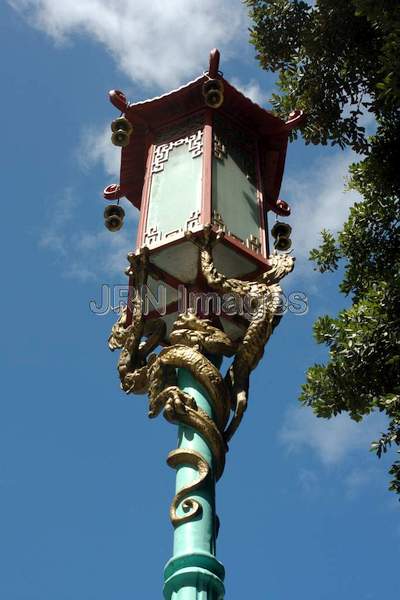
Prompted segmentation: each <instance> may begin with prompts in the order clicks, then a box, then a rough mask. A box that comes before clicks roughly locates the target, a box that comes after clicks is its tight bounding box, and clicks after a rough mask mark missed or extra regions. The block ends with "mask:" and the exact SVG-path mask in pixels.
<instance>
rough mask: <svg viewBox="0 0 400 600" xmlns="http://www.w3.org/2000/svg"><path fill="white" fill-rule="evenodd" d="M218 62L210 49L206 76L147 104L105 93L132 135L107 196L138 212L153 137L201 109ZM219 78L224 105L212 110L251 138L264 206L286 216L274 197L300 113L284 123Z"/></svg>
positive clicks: (217, 53)
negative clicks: (257, 157)
mask: <svg viewBox="0 0 400 600" xmlns="http://www.w3.org/2000/svg"><path fill="white" fill-rule="evenodd" d="M218 63H219V52H218V50H213V51H212V52H211V54H210V68H209V71H208V72H207V73H205V74H203V75H202V76H201V77H198V78H197V79H195V80H193V81H190V82H189V83H187V84H186V85H183V86H181V87H180V88H178V89H176V90H173V91H171V92H169V93H167V94H163V95H162V96H157V97H155V98H151V99H149V100H144V101H141V102H135V103H131V104H129V103H128V102H127V101H126V98H125V96H124V95H123V94H122V92H119V91H116V90H113V91H111V92H110V100H111V102H112V103H113V104H114V106H116V107H117V108H118V109H119V110H120V111H121V112H123V113H125V116H126V118H127V119H128V120H129V121H130V122H131V123H132V125H133V127H134V133H133V135H132V136H131V139H130V143H129V145H128V146H126V147H125V148H122V156H121V174H120V185H119V188H118V186H114V187H112V186H109V188H106V190H105V196H106V197H109V198H112V197H114V198H116V197H121V196H126V197H127V198H128V200H130V201H131V202H132V203H133V204H134V205H135V206H136V207H137V208H139V209H140V203H141V196H142V188H143V182H144V176H145V168H146V158H147V154H148V148H149V145H150V144H151V143H152V134H153V132H156V131H157V130H159V129H160V128H162V127H164V126H166V125H167V124H169V123H172V122H174V121H176V120H177V119H181V118H182V117H184V116H185V115H190V114H192V113H196V112H200V111H203V110H204V108H205V105H204V98H203V95H202V86H203V84H204V82H205V81H207V80H208V79H209V78H210V77H216V76H217V74H218ZM219 79H221V80H222V82H223V85H224V103H223V105H222V106H221V107H220V108H218V109H216V110H217V111H218V112H219V113H220V114H221V115H226V116H228V117H230V118H231V119H233V120H235V121H236V122H238V124H240V125H242V126H243V127H244V128H246V129H248V130H250V131H251V132H252V133H253V134H255V135H256V137H257V138H258V143H259V149H260V156H261V161H262V163H263V164H262V180H263V189H264V196H265V199H266V203H267V206H268V207H269V208H270V209H271V210H274V211H275V212H278V214H288V213H289V208H288V207H287V205H286V206H285V204H286V203H284V202H283V201H279V200H278V194H279V190H280V186H281V181H282V175H283V168H284V163H285V156H286V148H287V142H288V135H289V132H290V130H291V129H292V128H293V127H296V126H297V125H298V124H300V122H301V121H302V113H301V112H300V111H298V112H296V113H295V114H293V115H291V117H292V118H291V119H290V120H289V121H287V122H285V121H283V120H282V119H280V118H278V117H276V116H275V115H273V114H272V113H271V112H270V111H268V110H266V109H264V108H261V107H260V106H259V105H258V104H256V103H255V102H253V101H252V100H250V98H247V97H246V96H245V95H244V94H242V92H240V91H239V90H238V89H236V88H235V87H234V86H233V85H231V84H230V83H229V81H226V79H224V78H223V77H222V76H220V77H219ZM107 190H108V192H107ZM107 194H108V195H107Z"/></svg>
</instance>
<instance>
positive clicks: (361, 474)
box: [344, 467, 378, 498]
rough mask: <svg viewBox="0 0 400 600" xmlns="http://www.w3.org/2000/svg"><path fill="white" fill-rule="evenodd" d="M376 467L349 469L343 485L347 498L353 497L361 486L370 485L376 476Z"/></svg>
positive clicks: (359, 490) (357, 493)
mask: <svg viewBox="0 0 400 600" xmlns="http://www.w3.org/2000/svg"><path fill="white" fill-rule="evenodd" d="M377 473H378V469H376V468H371V467H370V468H363V469H359V468H357V469H351V471H350V472H349V473H348V474H347V475H346V477H345V479H344V486H345V491H346V495H347V497H348V498H355V497H356V496H358V495H359V494H360V492H361V491H362V489H363V488H365V487H366V486H368V485H370V484H371V482H372V481H373V480H374V479H375V478H376V476H377Z"/></svg>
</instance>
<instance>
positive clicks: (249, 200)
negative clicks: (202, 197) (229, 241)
mask: <svg viewBox="0 0 400 600" xmlns="http://www.w3.org/2000/svg"><path fill="white" fill-rule="evenodd" d="M212 207H213V210H215V211H216V212H217V213H219V214H220V215H221V217H222V219H223V222H224V224H225V226H226V229H227V230H228V231H230V232H231V233H233V234H234V235H235V236H237V237H239V238H240V239H242V240H244V241H245V240H246V239H247V238H250V236H251V235H253V236H254V237H257V238H258V237H259V235H260V230H259V228H260V211H259V207H258V202H257V188H256V186H255V185H254V184H253V182H252V181H251V179H250V178H249V177H248V175H247V174H246V173H245V172H244V171H243V168H242V167H241V165H239V164H238V163H237V162H236V161H235V160H234V158H233V157H232V156H231V154H229V151H228V152H227V154H226V156H224V158H216V157H213V165H212Z"/></svg>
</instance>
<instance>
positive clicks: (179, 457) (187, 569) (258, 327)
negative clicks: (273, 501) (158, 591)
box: [109, 230, 293, 600]
mask: <svg viewBox="0 0 400 600" xmlns="http://www.w3.org/2000/svg"><path fill="white" fill-rule="evenodd" d="M128 260H129V262H130V268H129V270H128V274H129V275H130V277H131V278H132V281H133V283H134V287H135V290H136V291H135V294H133V295H132V319H131V322H130V323H127V310H126V309H125V310H124V311H123V312H122V314H121V316H120V318H119V320H118V322H117V323H116V324H115V325H114V327H113V329H112V332H111V336H110V338H109V347H110V349H111V350H116V349H120V350H121V353H120V357H119V360H118V371H119V375H120V379H121V387H122V389H123V390H124V391H125V392H127V393H133V394H143V393H147V394H148V397H149V413H148V414H149V417H150V418H154V417H157V415H159V414H160V413H162V414H163V415H164V417H165V418H166V419H167V421H169V422H170V423H172V424H174V425H178V448H176V449H175V450H172V452H170V453H169V455H168V458H167V462H168V464H169V465H170V466H171V467H172V468H174V469H176V471H177V476H176V493H175V497H174V499H173V500H172V503H171V506H170V520H171V524H172V526H173V528H174V548H173V556H172V558H171V559H170V561H169V562H168V563H167V565H166V567H165V570H164V597H165V600H223V598H224V585H223V580H224V568H223V566H222V564H221V563H220V562H218V561H217V559H216V556H215V544H216V534H217V517H216V513H215V483H216V481H218V480H219V478H220V477H221V476H222V474H223V471H224V467H225V455H226V452H227V450H228V443H229V442H230V441H231V439H232V436H233V435H234V434H235V432H236V431H237V429H238V427H239V426H240V423H241V421H242V418H243V414H244V411H245V410H246V406H247V395H248V386H249V376H250V373H251V371H252V370H253V369H254V368H255V367H256V366H257V364H258V362H259V361H260V359H261V357H262V355H263V352H264V346H265V344H266V343H267V341H268V339H269V337H270V336H271V334H272V332H273V330H274V327H275V326H276V325H277V323H278V322H279V319H280V317H279V316H278V315H277V314H276V306H277V303H276V299H277V298H279V295H280V293H281V289H280V287H279V285H278V282H279V280H280V279H282V277H284V276H285V275H286V274H287V273H288V272H290V271H291V270H292V268H293V258H291V257H289V256H286V255H273V256H272V257H270V263H271V266H270V269H269V271H268V272H266V273H263V274H262V275H261V276H260V277H259V278H258V279H257V280H256V281H241V280H238V279H233V278H228V277H226V276H224V275H223V274H221V273H219V272H218V271H217V269H216V268H215V266H214V262H213V255H212V245H211V243H210V237H209V235H208V231H207V230H206V231H205V234H204V239H203V242H202V245H201V269H202V274H203V276H204V278H205V281H206V282H207V284H208V286H209V288H210V289H211V290H214V291H216V292H217V293H219V294H225V293H230V294H236V295H238V296H240V297H244V296H247V297H248V298H252V299H254V300H257V301H258V302H259V303H260V310H259V311H258V313H257V314H256V315H255V317H254V318H253V319H251V320H250V321H249V324H248V327H247V330H246V332H245V334H244V336H243V338H242V339H241V340H240V341H233V340H232V339H231V338H230V337H229V336H228V335H227V334H226V333H225V332H224V331H223V330H222V329H221V328H220V327H218V326H216V325H214V324H213V323H212V322H211V321H210V320H208V319H205V318H204V317H202V316H197V315H196V314H194V313H193V312H185V313H182V314H180V315H179V316H178V318H177V319H176V321H175V322H174V324H173V327H172V330H171V331H170V333H169V335H168V343H166V344H164V347H163V348H162V349H161V350H160V351H159V353H158V354H151V353H152V351H153V350H155V349H156V348H157V347H158V346H159V345H160V341H161V340H163V339H165V335H166V325H165V323H164V322H163V321H162V320H161V319H155V320H152V321H146V320H145V318H144V314H143V309H142V308H143V307H142V300H141V295H140V289H141V286H142V285H143V284H146V281H147V276H148V273H149V269H151V266H150V265H149V263H148V256H147V254H146V253H145V252H143V253H138V254H136V255H134V254H131V255H129V256H128ZM224 356H225V357H232V358H233V360H232V362H231V365H230V367H229V369H228V371H227V373H226V375H225V376H223V375H222V374H221V372H220V370H219V368H220V366H221V362H222V358H223V357H224ZM232 413H233V414H232Z"/></svg>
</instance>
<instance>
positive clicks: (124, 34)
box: [0, 0, 400, 600]
mask: <svg viewBox="0 0 400 600" xmlns="http://www.w3.org/2000/svg"><path fill="white" fill-rule="evenodd" d="M0 27H1V54H2V61H1V64H0V69H1V80H2V84H3V92H2V95H1V103H2V115H3V122H2V144H1V153H2V160H1V164H2V171H3V185H2V187H3V207H4V208H3V210H4V211H5V210H7V213H6V216H5V217H4V220H3V222H5V223H6V226H5V227H3V233H2V237H1V239H2V242H3V243H4V246H3V250H2V255H3V293H2V301H3V304H4V308H3V311H2V312H3V315H4V319H3V326H2V327H3V336H4V338H3V339H4V342H3V345H4V346H5V353H4V358H3V360H2V366H3V367H4V370H3V375H2V382H3V394H2V403H1V433H0V503H1V508H0V530H1V543H0V553H1V557H0V564H1V566H2V575H1V578H0V598H2V599H3V598H4V600H50V599H51V600H54V599H55V598H56V599H57V600H111V599H115V598H118V599H119V600H128V599H136V598H161V587H162V570H163V566H164V563H165V562H166V561H167V560H168V558H169V557H170V555H171V550H172V530H171V526H170V523H169V519H168V506H169V503H170V501H171V498H172V496H173V489H174V474H173V472H172V471H171V470H170V469H169V468H168V467H167V466H166V464H165V458H166V455H167V453H168V452H169V451H170V450H171V449H173V448H175V436H176V432H175V429H174V427H172V426H170V425H169V424H167V423H166V422H165V421H164V419H162V418H160V419H156V420H153V421H149V420H148V419H147V416H146V413H147V409H146V399H145V398H144V397H143V398H142V397H136V396H130V397H129V396H125V395H123V394H122V392H120V390H119V385H118V380H117V374H116V369H115V365H116V359H117V357H116V355H113V354H111V353H110V352H109V350H108V348H107V343H106V342H107V337H108V333H109V329H110V327H111V325H112V323H113V322H114V320H115V315H113V314H110V315H107V316H103V317H99V316H96V315H94V314H93V313H92V312H91V311H90V310H89V301H90V300H91V299H96V298H99V294H100V286H101V284H102V283H109V284H123V283H125V278H124V275H123V270H124V268H125V265H126V261H125V255H126V254H127V252H128V251H129V250H130V249H132V248H133V246H134V243H135V228H136V219H137V216H136V215H135V209H133V208H132V209H130V207H129V206H128V205H127V204H125V207H126V208H127V209H129V215H128V219H127V221H126V224H125V227H124V229H123V230H122V231H121V232H120V233H119V234H116V235H112V234H110V233H109V232H107V231H106V230H105V229H104V226H103V219H102V211H103V208H104V203H103V201H102V189H103V188H104V187H105V186H106V185H107V184H109V183H112V182H114V181H116V180H117V179H116V172H117V169H118V161H119V150H118V149H116V148H115V147H113V146H112V145H111V143H110V142H109V139H108V138H109V129H108V128H109V123H110V121H111V120H112V119H113V118H115V116H116V112H115V110H114V109H113V107H112V106H111V104H109V102H108V99H107V92H108V90H109V89H110V88H120V89H123V90H124V91H125V92H126V93H127V95H128V97H129V98H130V99H131V100H136V99H140V98H147V97H151V96H153V95H156V94H158V93H160V92H164V91H168V90H169V89H171V88H173V87H174V86H176V85H177V84H179V83H183V82H185V81H188V80H190V79H192V78H193V77H195V76H197V75H199V74H200V73H201V72H202V71H203V70H204V69H205V68H206V67H207V61H208V52H209V50H210V49H211V48H212V47H214V46H218V47H219V48H220V49H221V52H222V62H221V68H222V70H223V72H224V75H225V76H226V77H227V78H228V79H231V80H233V81H234V83H236V85H238V86H239V87H241V88H242V89H243V90H245V91H246V92H247V93H248V94H249V95H251V97H252V98H253V99H255V100H257V101H258V102H259V103H261V104H263V105H265V106H266V107H268V103H267V98H268V97H269V95H270V93H271V91H272V90H273V86H274V79H273V77H271V76H270V75H268V74H266V73H265V72H262V71H261V70H260V69H259V67H258V64H257V62H256V60H255V59H254V51H253V49H252V48H251V47H250V46H249V45H248V41H247V27H248V22H247V19H246V14H245V12H244V10H243V8H242V7H241V5H240V4H239V3H236V2H233V1H226V2H223V1H221V0H217V2H215V1H213V2H212V1H211V0H202V2H194V1H192V0H185V1H183V0H168V2H165V1H164V2H161V1H153V2H145V1H144V0H136V1H134V0H132V1H130V2H129V1H123V0H119V1H118V2H117V1H116V0H109V1H108V2H107V1H106V0H80V1H79V2H76V0H63V1H62V2H61V0H60V1H56V0H53V1H51V0H36V1H31V0H12V1H11V0H10V1H9V2H5V3H2V4H1V6H0ZM367 125H370V124H369V123H367ZM352 158H353V157H352V156H351V154H350V152H341V151H338V150H336V149H334V150H333V149H329V148H326V147H324V148H317V147H310V146H305V145H304V144H303V143H302V142H301V141H299V142H296V143H294V144H292V145H291V146H290V148H289V153H288V160H287V168H286V173H285V178H284V184H283V188H282V193H281V197H282V198H284V199H285V200H287V201H288V202H289V203H290V204H291V205H292V209H293V214H292V217H291V219H290V223H291V224H292V226H293V229H294V233H293V239H294V248H295V250H294V253H295V255H296V256H297V263H296V269H295V272H294V273H293V274H292V275H291V276H290V277H289V278H288V279H287V282H286V283H285V289H286V290H287V291H288V292H290V291H294V290H301V291H304V292H305V293H306V294H307V296H308V298H309V311H308V313H307V314H306V315H303V316H298V315H294V314H292V313H288V315H287V316H286V317H285V318H284V319H283V320H282V322H281V324H280V326H279V328H278V329H277V330H276V333H275V334H274V336H273V338H272V339H271V341H270V343H269V345H268V347H267V350H266V353H265V357H264V359H263V361H262V363H261V364H260V366H259V367H258V369H257V371H256V372H255V373H254V374H253V378H252V387H251V397H250V405H249V409H248V411H247V413H246V415H245V420H244V422H243V424H242V426H241V429H240V431H239V432H238V434H237V436H235V438H234V440H233V441H232V444H231V448H230V452H229V454H228V457H227V459H228V460H227V468H226V471H225V474H224V476H223V478H222V480H221V481H220V483H219V484H218V511H219V515H220V518H221V531H220V536H219V541H218V557H219V558H220V560H221V561H222V562H223V563H224V565H225V567H226V570H227V580H226V589H227V594H226V597H227V598H229V600H239V599H243V598H259V599H260V600H264V599H265V600H268V599H269V598H274V600H284V599H285V600H286V599H287V598H290V597H293V596H294V595H296V596H298V597H301V598H305V597H307V598H308V600H334V599H335V600H336V599H337V598H338V597H340V598H341V599H342V600H347V599H349V600H350V598H351V599H352V600H354V599H356V600H374V599H378V598H382V597H384V596H388V595H390V594H392V595H393V594H395V593H396V592H398V591H399V589H398V578H396V576H395V572H396V567H397V565H398V558H397V557H398V552H399V547H400V525H399V521H398V502H397V500H396V498H395V497H394V496H393V494H390V493H389V492H387V491H386V488H387V484H388V481H389V478H388V475H387V473H386V471H387V466H388V465H389V464H390V457H389V459H387V458H385V459H383V460H382V461H380V462H378V461H377V459H376V458H375V456H374V455H372V454H371V453H369V452H368V448H369V442H370V441H371V440H372V439H374V438H375V437H376V435H377V434H378V433H379V431H380V430H381V428H382V427H383V426H384V423H383V422H382V419H381V418H380V417H379V415H378V416H376V417H375V416H373V417H370V418H369V419H367V420H365V422H363V423H361V424H354V423H351V422H350V421H349V420H348V419H347V417H346V416H342V417H339V418H337V419H335V420H332V421H330V422H328V421H322V420H319V419H316V418H314V417H313V415H312V414H311V413H310V412H309V411H308V410H307V409H302V408H299V407H298V402H297V397H298V395H299V392H300V386H301V384H302V382H303V381H304V373H305V370H306V368H307V366H309V365H310V364H312V363H313V362H314V361H321V360H324V359H325V352H324V350H323V349H322V348H319V347H318V346H316V344H315V343H314V342H313V340H312V323H313V321H314V320H315V318H316V316H318V315H320V314H324V313H326V312H329V313H335V312H337V311H338V310H340V308H342V307H343V306H345V305H346V303H347V302H348V301H347V300H346V299H345V298H343V297H341V296H339V295H338V294H337V284H338V281H339V277H338V276H336V275H334V276H321V275H318V274H316V273H314V272H313V269H312V265H311V263H309V262H308V261H307V260H306V257H307V254H308V251H309V249H310V248H311V247H313V246H315V245H316V244H317V242H318V232H319V230H320V229H321V228H323V227H330V228H331V229H334V230H335V229H337V228H338V227H340V224H341V223H342V222H343V219H344V218H345V216H346V214H347V211H348V207H349V206H350V204H351V203H352V202H354V201H355V200H356V197H355V196H354V194H349V193H347V194H344V193H343V187H344V176H345V174H346V167H347V165H348V164H349V162H351V160H352Z"/></svg>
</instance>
